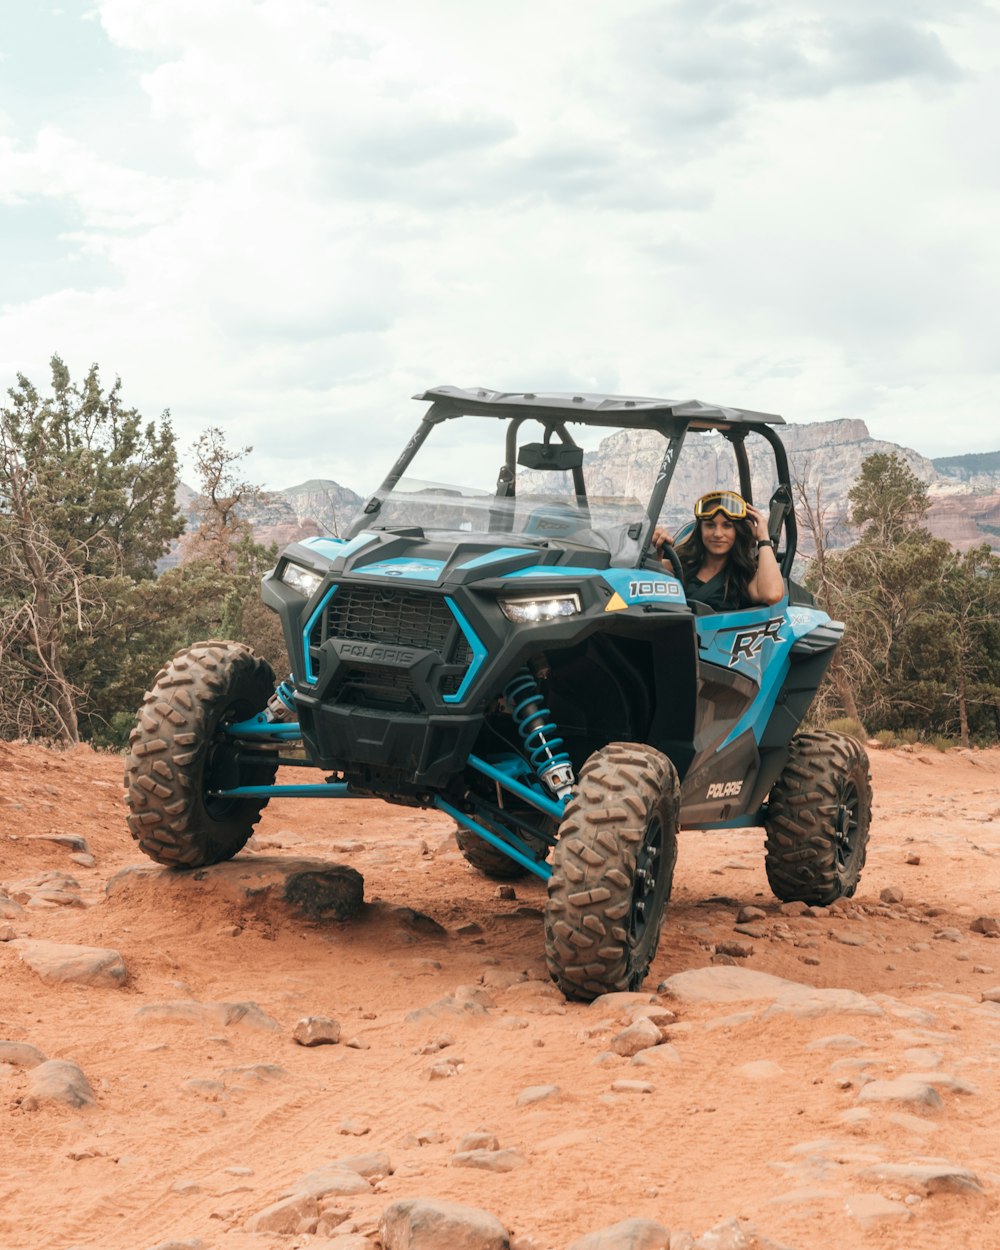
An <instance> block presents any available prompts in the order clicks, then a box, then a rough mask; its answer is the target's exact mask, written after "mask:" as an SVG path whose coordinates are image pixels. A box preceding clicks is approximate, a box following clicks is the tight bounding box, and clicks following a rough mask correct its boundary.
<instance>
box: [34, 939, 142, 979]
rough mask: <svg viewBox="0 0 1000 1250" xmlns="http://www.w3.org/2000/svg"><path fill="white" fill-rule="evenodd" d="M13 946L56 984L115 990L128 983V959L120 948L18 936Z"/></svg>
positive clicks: (43, 977) (41, 975)
mask: <svg viewBox="0 0 1000 1250" xmlns="http://www.w3.org/2000/svg"><path fill="white" fill-rule="evenodd" d="M11 946H12V947H13V948H14V949H15V950H16V951H17V953H18V954H19V955H20V957H21V959H22V961H23V962H24V963H26V964H27V965H28V967H29V968H30V969H31V970H32V972H36V973H37V974H38V975H39V976H40V977H41V979H42V980H43V981H45V982H46V983H47V984H50V985H56V984H58V983H60V982H63V981H70V982H74V983H76V984H77V985H103V986H108V987H110V988H112V989H117V988H120V987H121V986H123V985H124V984H125V979H126V973H125V961H124V960H123V959H122V957H121V955H120V954H119V952H118V951H116V950H112V949H110V948H104V947H100V946H73V945H71V944H69V943H66V942H43V941H40V940H37V939H33V938H18V939H16V940H15V941H13V942H11Z"/></svg>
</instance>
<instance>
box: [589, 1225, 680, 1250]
mask: <svg viewBox="0 0 1000 1250" xmlns="http://www.w3.org/2000/svg"><path fill="white" fill-rule="evenodd" d="M669 1245H670V1231H669V1229H666V1228H664V1227H663V1225H662V1224H658V1223H657V1222H656V1220H622V1221H621V1222H620V1223H618V1224H611V1225H609V1226H608V1227H607V1228H599V1229H597V1231H596V1232H593V1233H586V1234H585V1235H584V1236H583V1237H578V1238H577V1239H576V1241H574V1242H571V1243H570V1245H569V1247H568V1250H668V1248H669Z"/></svg>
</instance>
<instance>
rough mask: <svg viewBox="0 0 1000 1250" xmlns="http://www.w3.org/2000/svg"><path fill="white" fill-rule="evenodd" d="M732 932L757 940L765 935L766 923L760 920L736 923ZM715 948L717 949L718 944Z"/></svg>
mask: <svg viewBox="0 0 1000 1250" xmlns="http://www.w3.org/2000/svg"><path fill="white" fill-rule="evenodd" d="M733 932H734V933H742V934H743V936H744V937H751V938H757V939H758V940H759V939H760V938H766V937H767V925H766V924H763V923H761V922H760V921H756V922H750V923H748V924H736V925H733ZM716 949H718V946H717V947H716Z"/></svg>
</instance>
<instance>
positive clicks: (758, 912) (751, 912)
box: [736, 904, 767, 924]
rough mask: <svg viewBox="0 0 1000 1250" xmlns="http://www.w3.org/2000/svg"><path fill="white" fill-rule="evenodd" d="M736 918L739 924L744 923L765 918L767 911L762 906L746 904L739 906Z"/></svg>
mask: <svg viewBox="0 0 1000 1250" xmlns="http://www.w3.org/2000/svg"><path fill="white" fill-rule="evenodd" d="M736 919H737V920H738V921H739V923H740V924H746V923H747V921H749V920H766V919H767V912H766V911H764V909H763V908H762V907H753V906H751V905H750V904H748V905H747V906H746V907H741V908H740V910H739V911H738V912H737V914H736Z"/></svg>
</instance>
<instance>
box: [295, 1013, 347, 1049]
mask: <svg viewBox="0 0 1000 1250" xmlns="http://www.w3.org/2000/svg"><path fill="white" fill-rule="evenodd" d="M292 1038H293V1040H294V1041H296V1042H298V1044H299V1045H300V1046H333V1045H334V1044H335V1043H337V1042H339V1041H340V1025H339V1024H338V1023H337V1021H336V1020H331V1019H330V1018H329V1016H305V1017H304V1018H303V1019H302V1020H300V1021H299V1022H298V1024H297V1025H296V1026H295V1030H294V1032H293V1033H292Z"/></svg>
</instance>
